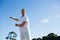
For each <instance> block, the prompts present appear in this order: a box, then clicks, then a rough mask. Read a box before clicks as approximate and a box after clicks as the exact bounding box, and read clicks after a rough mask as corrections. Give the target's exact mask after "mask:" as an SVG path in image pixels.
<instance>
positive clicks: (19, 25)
mask: <svg viewBox="0 0 60 40" xmlns="http://www.w3.org/2000/svg"><path fill="white" fill-rule="evenodd" d="M15 26H18V27H23V25H22V24H15Z"/></svg>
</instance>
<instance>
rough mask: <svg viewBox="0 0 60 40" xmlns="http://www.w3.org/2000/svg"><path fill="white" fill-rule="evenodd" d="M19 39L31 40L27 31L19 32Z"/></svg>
mask: <svg viewBox="0 0 60 40" xmlns="http://www.w3.org/2000/svg"><path fill="white" fill-rule="evenodd" d="M20 38H21V40H31V35H30V32H29V31H25V32H22V31H21V32H20Z"/></svg>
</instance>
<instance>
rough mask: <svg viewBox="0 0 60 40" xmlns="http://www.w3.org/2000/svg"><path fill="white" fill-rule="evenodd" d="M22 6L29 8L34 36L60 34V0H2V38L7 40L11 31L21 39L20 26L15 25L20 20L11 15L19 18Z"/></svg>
mask: <svg viewBox="0 0 60 40" xmlns="http://www.w3.org/2000/svg"><path fill="white" fill-rule="evenodd" d="M22 8H25V9H26V10H27V16H28V17H29V19H30V29H31V36H32V38H37V37H42V36H45V35H47V34H49V33H51V32H53V33H55V34H58V35H60V31H59V30H60V0H24V1H23V0H0V40H6V39H5V37H6V36H7V35H8V33H9V32H10V31H15V32H16V33H17V34H18V36H17V39H18V40H19V39H20V37H19V35H20V32H19V28H17V27H15V23H18V22H16V21H14V20H11V19H10V18H9V17H10V16H13V17H15V18H19V17H20V16H21V9H22Z"/></svg>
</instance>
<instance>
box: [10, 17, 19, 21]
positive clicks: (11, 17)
mask: <svg viewBox="0 0 60 40" xmlns="http://www.w3.org/2000/svg"><path fill="white" fill-rule="evenodd" d="M10 18H11V19H13V20H15V21H19V19H16V18H13V17H10Z"/></svg>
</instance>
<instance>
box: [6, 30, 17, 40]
mask: <svg viewBox="0 0 60 40" xmlns="http://www.w3.org/2000/svg"><path fill="white" fill-rule="evenodd" d="M16 36H17V34H16V33H15V32H14V31H11V32H9V34H8V36H7V37H6V39H10V40H16V39H15V38H16Z"/></svg>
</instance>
